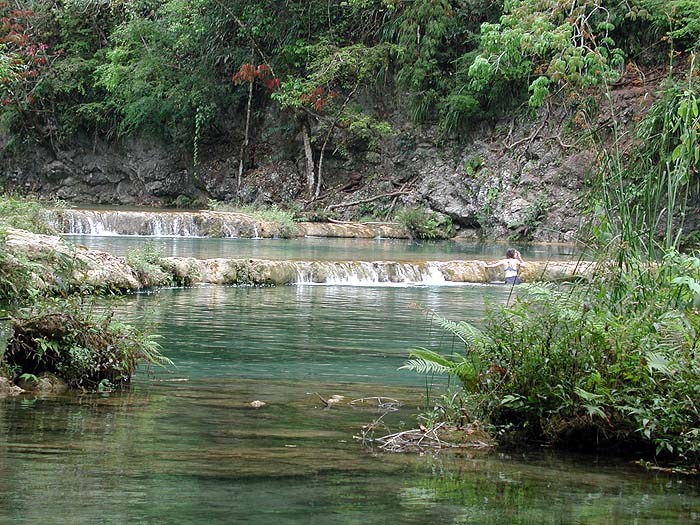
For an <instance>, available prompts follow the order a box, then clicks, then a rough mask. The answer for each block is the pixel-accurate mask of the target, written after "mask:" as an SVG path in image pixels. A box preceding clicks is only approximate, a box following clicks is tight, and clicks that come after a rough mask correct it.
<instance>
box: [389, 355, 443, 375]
mask: <svg viewBox="0 0 700 525" xmlns="http://www.w3.org/2000/svg"><path fill="white" fill-rule="evenodd" d="M399 370H410V371H411V372H417V373H419V374H426V375H428V374H440V375H442V374H449V372H450V367H448V366H444V365H441V364H438V363H435V362H434V361H426V360H425V359H409V360H408V361H406V364H404V365H403V366H400V367H399Z"/></svg>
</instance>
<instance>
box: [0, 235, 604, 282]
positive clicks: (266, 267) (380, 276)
mask: <svg viewBox="0 0 700 525" xmlns="http://www.w3.org/2000/svg"><path fill="white" fill-rule="evenodd" d="M6 246H7V249H8V251H9V252H10V253H11V254H13V255H14V256H16V257H21V258H23V259H26V260H30V261H32V262H34V263H38V264H36V265H34V270H33V272H34V278H35V281H36V284H37V286H39V287H41V288H49V287H52V286H56V285H57V284H58V282H59V281H60V280H63V281H62V284H63V286H64V287H65V286H66V283H67V284H68V285H69V286H74V287H84V286H88V287H92V288H97V289H103V288H107V289H110V290H116V291H128V290H138V289H141V288H147V287H151V286H154V285H162V284H165V283H168V282H169V283H175V284H185V285H192V284H199V283H208V284H229V285H255V286H272V285H288V284H305V283H306V284H321V283H327V284H373V283H380V284H381V283H397V284H414V285H428V284H429V285H440V284H448V283H489V282H493V281H500V280H501V279H502V276H501V272H500V270H499V269H493V268H486V262H484V261H479V260H471V261H466V260H455V261H429V262H413V263H411V262H395V261H273V260H264V259H224V258H217V259H194V258H186V257H168V258H164V259H161V260H160V261H159V262H158V264H149V265H145V266H144V267H143V268H138V269H135V268H132V267H130V266H129V265H128V264H127V262H126V261H125V260H124V259H123V258H121V257H115V256H113V255H110V254H108V253H106V252H101V251H96V250H88V249H87V248H84V247H77V246H73V245H71V244H68V243H65V242H63V241H62V240H61V239H60V238H59V237H56V236H49V235H37V234H32V233H28V232H25V231H22V230H10V231H9V232H8V235H7V239H6ZM590 270H591V263H582V262H529V263H528V264H527V265H526V266H524V267H523V271H522V275H521V277H522V279H523V280H524V281H528V280H529V281H535V280H539V281H560V280H566V279H571V278H573V277H575V276H577V275H585V274H586V273H588V272H589V271H590ZM156 274H157V275H156Z"/></svg>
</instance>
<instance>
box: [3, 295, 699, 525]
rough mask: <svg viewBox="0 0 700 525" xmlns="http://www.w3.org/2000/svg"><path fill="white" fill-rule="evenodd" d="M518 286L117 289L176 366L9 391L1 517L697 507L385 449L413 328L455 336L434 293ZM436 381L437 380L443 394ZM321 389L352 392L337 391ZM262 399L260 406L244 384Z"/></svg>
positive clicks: (446, 305) (348, 518) (637, 519)
mask: <svg viewBox="0 0 700 525" xmlns="http://www.w3.org/2000/svg"><path fill="white" fill-rule="evenodd" d="M507 294H508V291H507V288H505V287H499V286H458V287H437V288H431V287H413V288H411V287H408V288H389V287H386V288H381V287H376V288H375V287H361V288H359V287H358V288H353V287H347V286H344V287H334V286H297V287H293V286H290V287H277V288H247V287H241V288H237V287H198V288H191V289H169V290H161V291H159V292H157V293H150V294H137V295H132V296H128V297H124V298H114V299H111V300H110V302H111V303H112V305H113V306H114V307H115V308H116V310H117V315H119V316H120V317H121V318H124V319H126V320H130V321H132V322H136V323H139V324H140V323H143V324H150V323H155V326H156V330H157V332H158V333H159V334H161V335H162V339H161V344H162V347H163V352H164V353H165V354H166V355H167V356H169V357H170V358H171V359H172V360H173V361H175V363H176V366H175V367H171V368H168V369H153V370H147V369H145V368H142V369H141V370H140V372H139V373H138V374H137V376H136V378H135V380H134V384H133V386H132V388H131V389H130V390H128V391H126V392H121V393H110V394H102V395H100V394H80V393H73V394H71V395H68V396H61V397H46V398H38V397H23V398H11V399H7V400H4V401H2V402H0V523H3V524H6V523H7V524H17V523H22V524H25V523H26V524H35V523H52V524H53V523H61V524H62V523H65V524H83V523H84V524H92V523H109V524H122V523H149V524H150V523H163V524H170V523H217V524H218V523H252V524H268V523H273V524H284V523H304V524H307V523H310V524H336V523H338V524H385V523H408V524H433V523H455V524H457V523H459V524H461V523H464V524H466V523H470V524H471V523H477V524H504V525H505V524H540V523H545V524H582V525H583V524H606V525H608V524H628V523H639V524H652V523H653V524H661V523H663V524H667V523H673V524H675V523H697V522H700V486H699V485H698V481H697V479H694V478H688V477H682V476H674V475H667V474H661V473H651V472H646V471H644V470H642V469H641V468H639V467H637V466H635V465H633V464H631V463H629V462H628V461H625V460H617V459H611V458H596V457H593V456H584V457H580V456H572V455H566V454H556V453H554V452H552V451H548V450H534V451H528V452H526V453H522V452H521V453H515V452H513V453H496V452H492V453H487V452H475V451H461V452H446V453H442V454H440V455H438V456H432V455H425V456H420V455H417V454H384V453H377V452H376V451H373V450H369V449H365V448H363V447H362V446H361V444H360V443H359V442H358V441H357V440H355V439H353V436H354V435H358V434H360V433H361V431H362V427H363V425H366V424H368V423H370V422H372V421H374V420H375V419H376V418H377V417H379V415H381V414H380V412H379V411H378V409H377V408H376V407H375V406H373V405H372V404H370V403H367V404H364V405H351V404H350V401H351V400H353V399H359V398H368V397H373V396H386V397H391V398H395V399H397V400H398V401H400V402H401V403H402V407H401V408H400V410H399V411H397V412H393V413H389V414H388V415H387V416H386V417H385V424H386V428H383V429H380V430H381V432H380V434H381V433H383V432H386V433H388V432H390V431H398V430H401V429H406V428H412V427H414V426H416V412H417V409H418V407H420V406H424V405H425V379H424V378H422V377H419V376H416V375H414V374H412V373H409V372H406V371H402V370H398V367H399V366H400V365H401V364H402V363H403V361H404V360H405V356H406V352H407V349H408V348H410V347H412V346H431V347H436V346H437V347H440V348H442V349H443V350H444V351H445V352H450V351H452V350H458V349H459V347H458V346H456V345H455V344H454V341H452V339H451V338H450V337H448V336H446V335H445V333H444V332H443V331H441V330H440V329H439V328H438V327H437V326H436V323H435V320H434V318H433V316H432V314H431V313H430V312H431V311H434V312H438V313H439V314H441V315H443V316H446V317H449V318H453V319H469V320H472V321H475V322H478V321H479V320H480V319H481V318H482V317H483V315H484V308H485V304H487V303H493V304H498V303H501V302H504V301H506V300H507ZM443 388H444V382H438V384H437V385H435V386H434V389H435V392H436V393H437V392H441V391H442V389H443ZM319 395H321V396H323V397H324V398H328V397H330V396H331V395H342V396H345V398H344V399H343V400H342V401H341V402H340V403H338V404H337V405H334V406H333V407H332V408H331V409H326V408H324V405H323V404H322V403H321V401H320V399H319ZM253 400H261V401H264V402H265V403H266V405H265V406H263V407H262V408H258V409H255V408H252V407H251V406H250V403H251V401H253Z"/></svg>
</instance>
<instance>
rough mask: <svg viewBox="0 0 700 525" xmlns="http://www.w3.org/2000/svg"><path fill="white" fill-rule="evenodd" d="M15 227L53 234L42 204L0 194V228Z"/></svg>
mask: <svg viewBox="0 0 700 525" xmlns="http://www.w3.org/2000/svg"><path fill="white" fill-rule="evenodd" d="M7 228H17V229H20V230H27V231H31V232H34V233H46V234H55V233H56V229H55V228H54V227H53V226H52V224H51V223H50V221H49V215H48V213H47V212H46V209H45V208H44V206H43V205H42V204H41V203H39V202H38V201H36V200H33V199H29V198H24V197H14V196H10V195H2V196H0V230H5V229H7Z"/></svg>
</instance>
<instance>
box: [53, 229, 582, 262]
mask: <svg viewBox="0 0 700 525" xmlns="http://www.w3.org/2000/svg"><path fill="white" fill-rule="evenodd" d="M63 237H64V238H65V239H66V240H69V241H71V242H74V243H77V244H82V245H84V246H87V247H88V248H92V249H95V250H103V251H106V252H109V253H112V254H114V255H125V254H126V253H128V252H129V251H130V250H134V249H137V248H141V247H143V246H144V243H146V242H148V243H150V244H151V245H152V246H153V247H155V248H157V249H158V250H159V251H160V252H161V253H162V254H163V256H165V257H197V258H200V259H208V258H216V257H228V258H248V257H250V258H256V259H275V260H280V259H286V260H300V261H348V260H350V261H387V260H390V261H449V260H453V259H497V258H501V257H503V256H504V255H505V251H506V249H507V248H509V247H510V246H509V245H506V244H503V245H493V244H476V243H470V242H460V241H441V242H438V241H434V242H431V241H407V240H399V239H321V238H316V237H307V238H302V239H208V238H197V237H137V236H126V235H124V236H104V237H99V236H94V235H64V236H63ZM513 247H514V248H517V249H519V250H520V251H521V253H522V254H523V257H524V258H525V259H530V260H533V261H534V260H538V261H541V260H575V259H576V257H577V256H578V253H579V251H578V250H577V249H575V248H574V247H572V246H569V245H563V244H554V245H552V244H541V245H534V244H533V245H523V246H519V245H514V246H513Z"/></svg>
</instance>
